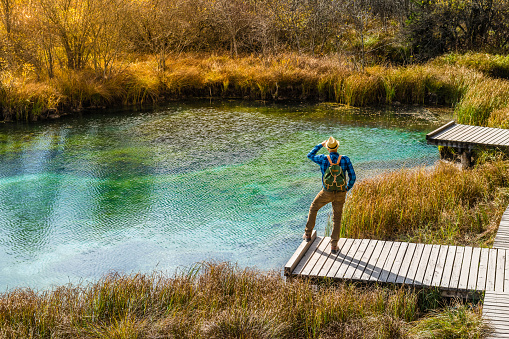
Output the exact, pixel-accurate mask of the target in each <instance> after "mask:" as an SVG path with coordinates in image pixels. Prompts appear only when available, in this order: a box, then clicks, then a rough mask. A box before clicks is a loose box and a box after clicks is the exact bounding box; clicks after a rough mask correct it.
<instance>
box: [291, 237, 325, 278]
mask: <svg viewBox="0 0 509 339" xmlns="http://www.w3.org/2000/svg"><path fill="white" fill-rule="evenodd" d="M322 240H323V237H316V239H315V240H313V242H312V244H311V246H309V249H308V250H307V251H306V253H305V254H304V256H303V257H302V259H301V260H300V261H299V263H298V264H297V266H296V267H295V270H294V271H293V274H297V275H299V274H300V272H302V270H303V269H304V267H305V266H306V265H307V264H308V261H309V260H310V259H311V257H312V256H313V254H314V253H315V250H316V249H317V248H318V246H319V245H320V243H321V242H322Z"/></svg>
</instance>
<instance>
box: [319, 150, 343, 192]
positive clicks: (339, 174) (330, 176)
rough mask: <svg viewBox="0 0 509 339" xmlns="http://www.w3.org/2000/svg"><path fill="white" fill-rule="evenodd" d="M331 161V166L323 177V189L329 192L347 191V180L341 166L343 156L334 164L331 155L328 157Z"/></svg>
mask: <svg viewBox="0 0 509 339" xmlns="http://www.w3.org/2000/svg"><path fill="white" fill-rule="evenodd" d="M327 159H329V164H330V166H329V167H327V169H326V170H325V173H324V175H323V187H325V189H326V190H327V191H340V192H345V191H346V178H345V173H343V169H342V168H341V166H340V165H339V162H340V161H341V155H340V156H339V158H338V162H337V163H335V164H333V163H332V160H331V158H330V155H328V156H327Z"/></svg>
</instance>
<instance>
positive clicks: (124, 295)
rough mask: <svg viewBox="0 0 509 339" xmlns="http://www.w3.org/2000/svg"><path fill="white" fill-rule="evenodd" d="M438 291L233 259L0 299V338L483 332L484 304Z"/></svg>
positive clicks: (410, 335)
mask: <svg viewBox="0 0 509 339" xmlns="http://www.w3.org/2000/svg"><path fill="white" fill-rule="evenodd" d="M439 305H440V299H439V298H438V297H437V295H436V294H435V293H433V292H421V293H417V292H413V291H406V290H404V289H382V288H378V287H369V288H361V287H355V286H351V285H350V286H349V285H346V284H339V285H336V286H329V285H323V286H322V287H321V288H320V289H319V290H317V289H316V288H314V287H313V286H312V285H310V284H309V283H307V282H305V281H301V280H297V281H291V282H289V283H285V282H284V280H283V279H282V278H281V277H280V276H279V275H278V274H262V273H260V272H257V271H255V270H251V269H243V270H240V269H238V268H236V267H233V266H231V265H228V264H204V265H203V266H201V267H200V268H199V269H197V270H194V271H190V272H187V273H186V274H177V275H175V276H174V277H167V276H164V275H162V274H153V275H139V274H138V275H132V276H122V275H113V276H108V277H105V278H103V279H102V280H100V281H99V282H97V283H95V284H89V285H85V286H76V287H73V286H66V287H59V288H57V289H55V290H54V291H52V292H49V291H47V292H43V293H34V292H31V291H26V290H24V291H23V290H18V291H13V292H10V293H7V294H4V295H0V336H1V337H2V338H71V337H72V338H391V339H393V338H432V337H440V338H480V337H482V335H483V334H485V333H486V330H487V328H486V327H485V325H483V324H482V321H481V311H480V309H479V308H478V307H473V308H469V307H468V306H466V305H459V304H455V305H449V306H444V307H443V308H438V306H439Z"/></svg>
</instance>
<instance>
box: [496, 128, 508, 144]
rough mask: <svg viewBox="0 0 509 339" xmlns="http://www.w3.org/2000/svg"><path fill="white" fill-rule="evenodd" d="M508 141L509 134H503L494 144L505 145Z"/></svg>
mask: <svg viewBox="0 0 509 339" xmlns="http://www.w3.org/2000/svg"><path fill="white" fill-rule="evenodd" d="M506 131H507V130H506ZM508 142H509V134H507V135H504V137H502V138H500V139H498V140H497V141H496V146H507V144H508Z"/></svg>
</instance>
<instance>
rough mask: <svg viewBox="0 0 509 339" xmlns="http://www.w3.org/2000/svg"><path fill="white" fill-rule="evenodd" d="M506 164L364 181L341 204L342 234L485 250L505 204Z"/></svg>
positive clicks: (508, 196)
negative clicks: (342, 204) (466, 246)
mask: <svg viewBox="0 0 509 339" xmlns="http://www.w3.org/2000/svg"><path fill="white" fill-rule="evenodd" d="M508 170H509V162H504V161H494V162H489V163H485V164H483V165H479V166H477V167H476V168H475V169H473V170H469V171H462V170H461V169H459V168H458V167H457V166H456V165H453V164H447V163H439V164H438V165H436V167H434V168H432V169H429V168H418V169H402V170H399V171H395V172H390V173H386V174H382V175H380V176H378V177H375V178H373V179H366V180H364V181H362V182H360V183H358V184H356V186H355V187H354V189H353V190H352V193H351V195H350V196H349V198H348V199H347V202H346V204H345V210H344V213H343V222H342V231H341V234H342V236H347V237H352V238H374V239H385V240H403V241H411V242H424V243H436V244H451V245H453V244H454V245H470V246H489V245H491V244H492V242H493V240H494V236H495V234H496V231H497V229H498V224H499V222H500V218H501V215H502V214H503V211H504V209H505V208H506V207H507V204H508V203H509V190H508V188H509V171H508Z"/></svg>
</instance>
